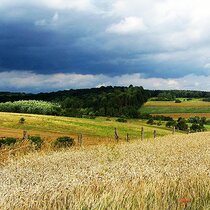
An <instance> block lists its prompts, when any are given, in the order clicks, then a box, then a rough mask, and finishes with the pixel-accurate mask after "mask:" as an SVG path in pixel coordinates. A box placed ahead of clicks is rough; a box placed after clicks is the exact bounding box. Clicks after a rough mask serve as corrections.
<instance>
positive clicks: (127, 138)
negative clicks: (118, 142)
mask: <svg viewBox="0 0 210 210" xmlns="http://www.w3.org/2000/svg"><path fill="white" fill-rule="evenodd" d="M129 140H130V138H129V134H128V133H127V135H126V141H127V142H129Z"/></svg>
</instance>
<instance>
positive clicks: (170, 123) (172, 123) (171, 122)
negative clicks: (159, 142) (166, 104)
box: [166, 120, 176, 128]
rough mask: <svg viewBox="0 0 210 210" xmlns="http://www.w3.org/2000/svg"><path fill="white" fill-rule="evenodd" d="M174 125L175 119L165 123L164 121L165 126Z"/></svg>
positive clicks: (170, 126)
mask: <svg viewBox="0 0 210 210" xmlns="http://www.w3.org/2000/svg"><path fill="white" fill-rule="evenodd" d="M174 126H175V127H176V121H175V120H171V121H168V122H167V123H166V127H167V128H172V127H174Z"/></svg>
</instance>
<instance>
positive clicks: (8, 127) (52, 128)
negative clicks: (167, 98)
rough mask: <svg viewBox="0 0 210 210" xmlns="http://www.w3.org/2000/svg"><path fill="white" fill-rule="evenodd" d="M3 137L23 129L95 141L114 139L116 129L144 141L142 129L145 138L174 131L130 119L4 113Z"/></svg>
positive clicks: (53, 136) (1, 114)
mask: <svg viewBox="0 0 210 210" xmlns="http://www.w3.org/2000/svg"><path fill="white" fill-rule="evenodd" d="M0 116H1V120H0V136H11V135H13V136H15V135H16V136H17V135H18V136H20V135H22V132H23V130H27V131H28V132H29V133H31V134H40V135H41V136H44V137H49V138H50V137H52V138H55V137H56V136H60V135H71V136H73V137H76V136H77V135H78V134H79V133H82V134H83V135H84V137H88V138H91V139H93V140H94V139H97V138H99V139H105V138H110V139H114V128H117V129H118V132H119V137H120V138H121V139H125V137H126V134H127V133H129V136H130V138H131V139H138V138H140V130H141V127H142V126H143V127H144V129H145V138H150V137H152V135H153V131H154V129H155V130H157V134H158V135H159V136H163V135H166V134H170V133H171V130H170V129H167V128H166V127H165V124H164V123H163V124H162V125H161V126H152V125H147V124H146V121H143V120H128V122H127V123H120V122H116V121H115V120H116V119H115V118H108V119H107V118H104V117H97V118H96V119H85V118H71V117H57V116H46V115H32V114H14V113H3V112H1V113H0ZM21 117H24V118H25V124H23V125H21V124H19V119H20V118H21Z"/></svg>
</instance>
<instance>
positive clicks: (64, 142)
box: [54, 136, 74, 148]
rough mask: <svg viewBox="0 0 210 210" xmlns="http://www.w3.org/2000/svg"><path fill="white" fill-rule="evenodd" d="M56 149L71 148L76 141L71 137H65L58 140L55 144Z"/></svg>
mask: <svg viewBox="0 0 210 210" xmlns="http://www.w3.org/2000/svg"><path fill="white" fill-rule="evenodd" d="M54 145H55V147H58V148H61V147H64V148H65V147H71V146H73V145H74V139H73V138H71V137H69V136H63V137H59V138H57V139H56V141H55V142H54Z"/></svg>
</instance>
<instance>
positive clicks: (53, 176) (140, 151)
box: [0, 132, 210, 210]
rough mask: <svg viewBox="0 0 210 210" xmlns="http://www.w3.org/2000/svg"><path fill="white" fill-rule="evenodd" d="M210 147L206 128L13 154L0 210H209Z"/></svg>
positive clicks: (1, 180) (3, 171) (0, 187)
mask: <svg viewBox="0 0 210 210" xmlns="http://www.w3.org/2000/svg"><path fill="white" fill-rule="evenodd" d="M209 146H210V133H208V132H206V133H202V134H201V133H197V134H189V135H187V134H182V135H170V136H165V137H160V138H157V139H148V140H144V141H135V142H132V143H122V144H110V145H101V146H100V145H98V146H89V147H82V148H78V147H77V148H71V149H69V150H62V151H54V152H53V151H52V152H48V153H38V152H37V153H31V154H28V155H26V156H23V157H22V158H21V159H17V160H15V159H12V158H11V159H10V161H9V162H7V163H5V165H2V166H0V167H1V168H0V209H1V210H7V209H8V210H13V209H14V210H29V209H30V210H42V209H43V210H55V209H58V210H64V209H66V210H67V209H68V210H74V209H81V210H86V209H119V210H122V209H140V210H141V209H142V210H153V209H154V210H173V209H177V210H179V209H196V210H201V209H202V210H204V209H205V210H207V209H210V193H209V186H210V179H209V178H210V177H209V176H210V170H209V166H210V147H209Z"/></svg>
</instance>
